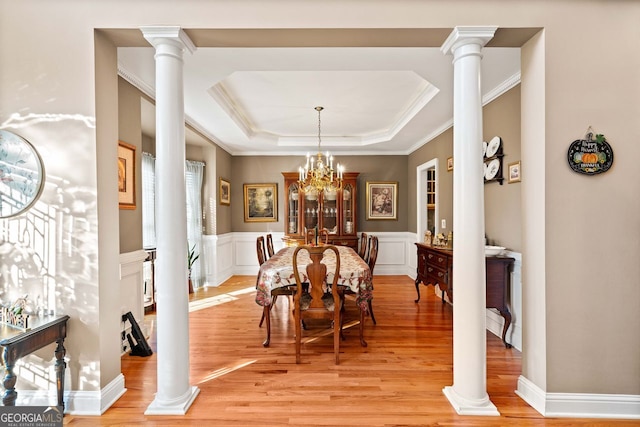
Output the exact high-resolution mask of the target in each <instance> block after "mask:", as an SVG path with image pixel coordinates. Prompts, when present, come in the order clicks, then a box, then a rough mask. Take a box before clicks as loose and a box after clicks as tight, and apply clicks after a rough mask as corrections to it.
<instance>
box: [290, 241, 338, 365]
mask: <svg viewBox="0 0 640 427" xmlns="http://www.w3.org/2000/svg"><path fill="white" fill-rule="evenodd" d="M300 251H307V252H308V253H309V257H310V258H311V263H310V264H307V268H306V276H307V280H303V277H301V274H300V271H298V254H299V253H300ZM327 251H329V252H333V253H334V254H335V257H336V263H335V264H336V266H335V270H334V272H333V281H332V282H331V283H326V277H327V266H326V265H325V264H322V262H321V261H322V259H323V258H324V256H325V252H327ZM293 274H294V276H295V279H296V286H297V288H296V293H295V295H294V297H293V301H294V312H295V323H296V325H295V327H296V329H295V331H296V363H300V349H301V345H302V320H303V319H330V320H333V351H334V353H335V359H336V365H337V364H338V363H339V353H340V332H341V331H340V329H341V317H340V316H341V314H342V313H341V311H342V309H341V307H342V299H341V297H340V292H339V290H338V278H339V276H340V252H338V249H337V248H336V247H335V246H308V245H305V246H298V247H297V248H296V249H295V251H294V252H293ZM303 283H305V284H306V283H309V288H308V289H309V290H308V293H304V290H305V289H304V287H303ZM325 284H326V287H325V286H324V285H325ZM329 288H330V289H329ZM329 292H330V293H329ZM309 297H310V298H311V300H310V301H309V300H308V299H309ZM303 299H305V300H306V302H305V303H304V304H303V303H302V300H303Z"/></svg>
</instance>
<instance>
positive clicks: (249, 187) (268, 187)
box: [244, 183, 278, 222]
mask: <svg viewBox="0 0 640 427" xmlns="http://www.w3.org/2000/svg"><path fill="white" fill-rule="evenodd" d="M277 221H278V184H277V183H272V184H244V222H277Z"/></svg>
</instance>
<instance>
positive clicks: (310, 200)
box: [302, 192, 321, 232]
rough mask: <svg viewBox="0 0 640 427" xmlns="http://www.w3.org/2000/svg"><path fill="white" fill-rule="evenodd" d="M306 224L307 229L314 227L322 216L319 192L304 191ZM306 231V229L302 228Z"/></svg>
mask: <svg viewBox="0 0 640 427" xmlns="http://www.w3.org/2000/svg"><path fill="white" fill-rule="evenodd" d="M303 215H304V226H305V227H306V229H307V230H311V229H314V228H316V227H317V226H318V218H319V217H320V215H321V213H320V202H319V201H318V193H316V192H307V193H304V213H303ZM302 231H303V232H304V230H302Z"/></svg>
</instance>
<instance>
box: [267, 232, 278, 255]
mask: <svg viewBox="0 0 640 427" xmlns="http://www.w3.org/2000/svg"><path fill="white" fill-rule="evenodd" d="M275 253H276V252H275V251H274V250H273V236H272V235H271V233H269V234H267V255H269V258H271V257H272V256H273V254H275Z"/></svg>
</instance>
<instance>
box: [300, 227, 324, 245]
mask: <svg viewBox="0 0 640 427" xmlns="http://www.w3.org/2000/svg"><path fill="white" fill-rule="evenodd" d="M318 242H320V243H324V244H325V245H327V244H329V230H327V229H326V228H323V229H321V230H318ZM315 243H316V234H315V228H309V229H307V228H306V227H305V229H304V244H305V245H313V244H315Z"/></svg>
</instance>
